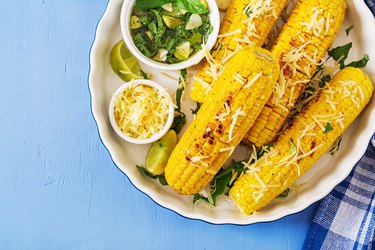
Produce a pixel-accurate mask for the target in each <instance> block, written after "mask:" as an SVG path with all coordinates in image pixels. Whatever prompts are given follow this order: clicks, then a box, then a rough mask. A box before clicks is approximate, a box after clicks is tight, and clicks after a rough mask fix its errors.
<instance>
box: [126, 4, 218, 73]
mask: <svg viewBox="0 0 375 250" xmlns="http://www.w3.org/2000/svg"><path fill="white" fill-rule="evenodd" d="M206 2H207V4H208V9H209V17H210V21H211V25H212V27H213V30H212V33H211V34H210V36H209V37H208V40H207V42H206V48H207V49H208V50H211V49H212V47H213V46H214V45H215V42H216V39H217V36H218V34H219V29H220V13H219V9H218V7H217V4H216V1H215V0H206ZM134 3H135V0H126V1H124V3H123V5H122V9H121V17H120V25H121V32H122V36H123V38H124V41H125V43H126V46H127V47H128V48H129V50H130V52H131V53H132V54H133V55H134V56H135V57H136V58H137V59H138V60H140V61H141V62H143V63H144V64H146V65H148V66H150V67H152V68H155V69H159V70H181V69H186V68H188V67H190V66H193V65H195V64H198V63H199V62H200V61H201V60H202V59H203V58H204V57H205V53H204V51H203V50H200V51H198V52H197V53H195V55H193V56H192V57H190V58H189V59H188V60H186V61H183V62H180V63H175V64H166V63H162V62H158V61H155V60H153V59H150V58H148V57H146V56H145V55H143V54H142V53H141V52H140V51H139V50H138V48H137V46H135V44H134V41H133V38H132V37H131V31H130V16H131V12H132V10H133V5H134Z"/></svg>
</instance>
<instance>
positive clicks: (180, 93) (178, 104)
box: [176, 86, 185, 113]
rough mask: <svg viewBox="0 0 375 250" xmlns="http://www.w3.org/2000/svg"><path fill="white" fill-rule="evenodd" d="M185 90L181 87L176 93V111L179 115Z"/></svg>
mask: <svg viewBox="0 0 375 250" xmlns="http://www.w3.org/2000/svg"><path fill="white" fill-rule="evenodd" d="M184 90H185V88H184V87H183V86H181V87H179V88H178V89H177V91H176V106H177V108H176V111H177V112H179V113H181V98H182V94H183V93H184Z"/></svg>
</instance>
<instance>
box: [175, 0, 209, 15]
mask: <svg viewBox="0 0 375 250" xmlns="http://www.w3.org/2000/svg"><path fill="white" fill-rule="evenodd" d="M175 4H176V6H177V7H178V8H182V9H185V10H186V11H187V12H190V13H194V14H204V13H207V12H208V9H207V7H206V6H205V5H204V4H203V2H202V1H201V0H189V1H188V0H176V2H175Z"/></svg>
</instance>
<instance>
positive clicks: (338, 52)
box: [328, 43, 353, 69]
mask: <svg viewBox="0 0 375 250" xmlns="http://www.w3.org/2000/svg"><path fill="white" fill-rule="evenodd" d="M352 46H353V44H352V43H348V44H345V45H343V46H338V47H336V48H333V49H331V50H330V51H329V52H328V55H329V56H330V57H332V58H333V59H335V60H336V61H338V62H339V63H340V68H341V69H343V68H344V67H345V64H344V63H345V60H346V58H348V55H349V51H350V49H351V48H352ZM339 60H340V61H339Z"/></svg>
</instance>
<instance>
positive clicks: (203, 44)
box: [121, 0, 220, 70]
mask: <svg viewBox="0 0 375 250" xmlns="http://www.w3.org/2000/svg"><path fill="white" fill-rule="evenodd" d="M219 27H220V14H219V11H218V8H217V4H216V1H215V0H189V1H188V0H152V1H150V0H127V1H124V4H123V7H122V10H121V31H122V35H123V37H124V40H125V43H126V45H127V47H128V48H129V50H130V51H131V53H132V54H134V56H135V57H137V59H138V60H140V61H141V62H143V63H145V64H146V65H148V66H150V67H153V68H156V69H160V70H180V69H184V68H188V67H190V66H192V65H195V64H197V63H199V62H200V61H201V60H202V59H203V58H204V57H205V52H206V51H209V50H211V49H212V47H213V46H214V44H215V42H216V39H217V36H218V33H219Z"/></svg>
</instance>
